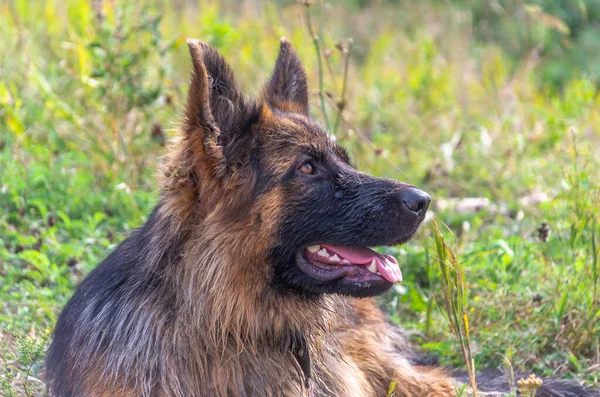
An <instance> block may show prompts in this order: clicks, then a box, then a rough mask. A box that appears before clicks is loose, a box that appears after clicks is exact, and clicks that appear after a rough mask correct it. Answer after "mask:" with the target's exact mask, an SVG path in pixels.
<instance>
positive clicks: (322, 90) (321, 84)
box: [305, 2, 331, 132]
mask: <svg viewBox="0 0 600 397" xmlns="http://www.w3.org/2000/svg"><path fill="white" fill-rule="evenodd" d="M305 7H306V24H307V27H308V33H309V34H310V37H311V38H312V41H313V45H314V46H315V52H316V53H317V68H318V73H319V99H320V102H321V112H322V113H323V120H324V121H325V126H326V127H327V131H329V132H331V123H330V122H329V117H328V116H327V107H326V105H325V87H324V82H323V59H322V54H321V46H320V45H319V36H317V35H316V34H315V32H314V29H313V26H312V20H311V15H310V4H309V3H308V2H306V3H305Z"/></svg>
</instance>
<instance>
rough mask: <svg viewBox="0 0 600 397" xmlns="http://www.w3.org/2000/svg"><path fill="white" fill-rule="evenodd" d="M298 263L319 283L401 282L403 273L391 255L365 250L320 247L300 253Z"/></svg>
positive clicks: (333, 246) (337, 246)
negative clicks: (342, 280)
mask: <svg viewBox="0 0 600 397" xmlns="http://www.w3.org/2000/svg"><path fill="white" fill-rule="evenodd" d="M297 264H298V266H299V267H300V269H302V271H303V272H304V273H306V274H307V275H309V276H310V277H312V278H313V279H315V280H318V281H333V280H338V279H342V278H344V279H346V280H348V281H352V282H356V283H363V282H379V283H381V282H383V283H390V284H392V283H399V282H401V281H402V272H401V271H400V268H399V267H398V261H397V260H396V258H394V257H393V256H391V255H384V254H380V253H378V252H376V251H374V250H372V249H370V248H366V247H349V246H343V245H329V244H318V245H312V246H309V247H306V248H304V249H302V250H300V251H299V252H298V255H297Z"/></svg>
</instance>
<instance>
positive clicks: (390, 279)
mask: <svg viewBox="0 0 600 397" xmlns="http://www.w3.org/2000/svg"><path fill="white" fill-rule="evenodd" d="M188 44H189V48H190V52H191V55H192V61H193V66H194V72H193V76H192V81H191V85H190V91H189V95H188V103H187V108H186V117H185V121H184V124H183V128H182V129H183V132H184V136H183V143H182V145H181V148H180V150H179V151H178V152H177V154H176V156H175V157H176V159H175V161H174V162H172V164H175V165H172V166H171V167H170V169H169V170H168V171H167V173H166V174H167V181H166V186H167V189H166V192H165V194H166V195H169V196H170V197H171V198H172V199H175V200H171V202H173V203H179V204H175V206H176V207H177V208H173V207H172V209H173V211H176V212H179V214H180V216H182V217H183V218H185V219H188V220H190V219H192V221H189V222H192V223H194V224H196V225H199V224H202V226H201V227H202V228H205V229H211V230H212V231H211V233H212V235H213V236H216V235H219V236H220V238H221V241H222V242H221V243H220V244H221V245H220V246H221V247H225V245H226V244H229V245H228V248H227V250H228V251H232V252H234V253H235V255H238V262H239V263H240V265H239V266H240V269H237V270H232V271H236V272H238V276H239V277H242V276H241V275H242V274H246V275H247V276H248V277H252V278H255V277H256V275H257V274H258V275H260V277H261V278H262V279H265V280H268V283H269V285H271V286H273V287H274V288H273V289H274V290H277V291H282V292H285V293H288V292H290V291H293V292H294V293H299V294H301V295H304V296H318V295H320V294H322V293H338V294H344V295H351V296H361V297H362V296H372V295H376V294H380V293H382V292H384V291H385V290H387V289H388V288H389V287H391V285H392V284H393V283H395V282H398V281H401V279H402V275H401V273H400V269H399V268H398V263H397V261H396V260H395V259H394V258H393V257H391V256H389V255H382V254H379V253H377V252H375V251H374V250H372V249H371V248H370V247H377V246H386V245H396V244H401V243H404V242H406V241H407V240H409V239H410V238H411V237H412V236H413V235H414V234H415V233H416V231H417V230H418V228H419V225H420V224H421V222H422V221H423V219H424V217H425V213H426V211H427V207H428V205H429V196H428V195H427V194H426V193H425V192H423V191H421V190H419V189H417V188H415V187H413V186H409V185H406V184H404V183H400V182H397V181H394V180H390V179H380V178H375V177H372V176H369V175H367V174H364V173H361V172H359V171H357V170H355V169H354V168H353V167H352V165H351V163H350V160H349V158H348V155H347V154H346V152H345V151H344V149H343V148H342V147H340V146H339V145H338V144H337V143H336V142H335V141H334V140H333V139H332V138H331V136H329V135H328V134H327V132H326V131H325V130H324V129H323V127H322V126H320V125H319V123H317V122H316V121H315V120H314V119H312V118H311V117H310V113H309V103H308V102H309V101H308V97H309V95H308V89H307V81H306V73H305V71H304V68H303V66H302V63H301V62H300V59H299V57H298V55H297V54H296V52H295V51H294V49H293V48H292V46H291V45H290V43H289V42H288V41H287V40H285V39H282V40H281V48H280V53H279V56H278V58H277V61H276V63H275V69H274V71H273V74H272V77H271V79H270V80H269V82H268V83H267V85H266V87H265V88H264V90H263V93H262V95H261V97H260V98H259V99H257V100H253V101H250V100H248V99H246V98H244V96H243V95H242V94H241V93H240V91H239V89H238V87H237V85H236V82H235V79H234V76H233V73H232V71H231V69H230V68H229V67H228V65H227V64H226V63H225V61H224V60H223V58H222V57H221V56H220V55H219V54H218V53H217V52H216V51H215V50H214V49H213V48H211V47H210V46H208V45H207V44H204V43H202V42H199V41H195V40H190V41H189V42H188ZM183 203H187V204H183ZM213 240H214V239H213ZM211 241H212V240H211ZM215 249H217V248H215ZM234 259H235V258H233V259H232V258H230V262H231V260H234Z"/></svg>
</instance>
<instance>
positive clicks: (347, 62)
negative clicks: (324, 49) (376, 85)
mask: <svg viewBox="0 0 600 397" xmlns="http://www.w3.org/2000/svg"><path fill="white" fill-rule="evenodd" d="M353 44H354V42H353V40H352V39H348V46H347V47H346V48H343V49H342V54H344V78H343V80H342V93H341V94H340V102H339V104H338V111H337V115H336V117H335V123H334V124H333V131H332V134H334V135H335V134H336V132H337V129H338V127H339V125H340V121H341V120H342V112H343V111H344V108H345V107H346V87H347V85H348V67H349V66H350V53H351V52H352V45H353Z"/></svg>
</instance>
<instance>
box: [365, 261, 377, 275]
mask: <svg viewBox="0 0 600 397" xmlns="http://www.w3.org/2000/svg"><path fill="white" fill-rule="evenodd" d="M367 270H368V271H370V272H371V273H377V262H376V261H375V259H373V260H372V261H371V264H370V265H369V267H367Z"/></svg>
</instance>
